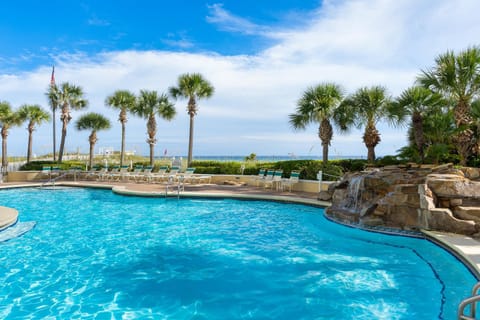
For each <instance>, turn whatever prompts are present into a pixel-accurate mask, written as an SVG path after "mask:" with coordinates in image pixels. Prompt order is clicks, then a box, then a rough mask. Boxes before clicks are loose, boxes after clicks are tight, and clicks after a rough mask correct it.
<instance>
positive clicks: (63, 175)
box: [41, 172, 68, 187]
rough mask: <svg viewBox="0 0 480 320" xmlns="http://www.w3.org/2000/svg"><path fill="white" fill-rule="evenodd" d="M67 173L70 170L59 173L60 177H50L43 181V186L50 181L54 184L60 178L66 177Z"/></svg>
mask: <svg viewBox="0 0 480 320" xmlns="http://www.w3.org/2000/svg"><path fill="white" fill-rule="evenodd" d="M67 174H68V172H65V173H64V174H62V175H59V176H58V177H55V178H51V177H50V179H48V181H45V182H44V183H42V185H41V187H44V186H46V185H47V184H48V183H53V185H55V181H57V180H58V179H60V178H63V177H65V176H66V175H67Z"/></svg>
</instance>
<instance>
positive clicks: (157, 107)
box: [133, 90, 177, 166]
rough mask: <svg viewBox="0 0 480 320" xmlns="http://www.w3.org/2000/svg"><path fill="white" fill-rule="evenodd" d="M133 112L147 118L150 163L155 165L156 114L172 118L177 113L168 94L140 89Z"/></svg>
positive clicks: (163, 117) (164, 117) (168, 118)
mask: <svg viewBox="0 0 480 320" xmlns="http://www.w3.org/2000/svg"><path fill="white" fill-rule="evenodd" d="M133 113H134V114H136V115H138V116H140V117H142V118H144V119H147V134H148V139H147V143H148V144H149V146H150V165H152V166H153V162H154V152H155V150H154V149H155V143H156V142H157V138H156V137H155V136H156V134H157V120H156V119H155V115H159V116H160V117H161V118H162V119H165V120H168V121H170V120H172V119H173V118H174V117H175V115H176V113H177V112H176V110H175V107H174V106H173V104H172V103H171V102H170V101H169V100H168V97H167V95H165V94H162V95H158V93H157V91H148V90H140V95H139V96H138V98H137V103H136V105H135V108H134V110H133Z"/></svg>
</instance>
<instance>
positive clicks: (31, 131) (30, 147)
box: [27, 124, 33, 163]
mask: <svg viewBox="0 0 480 320" xmlns="http://www.w3.org/2000/svg"><path fill="white" fill-rule="evenodd" d="M32 134H33V125H31V124H30V125H29V126H28V148H27V163H29V162H30V159H31V157H32Z"/></svg>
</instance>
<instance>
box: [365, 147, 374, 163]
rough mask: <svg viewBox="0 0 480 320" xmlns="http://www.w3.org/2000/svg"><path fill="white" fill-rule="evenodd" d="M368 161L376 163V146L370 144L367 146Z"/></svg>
mask: <svg viewBox="0 0 480 320" xmlns="http://www.w3.org/2000/svg"><path fill="white" fill-rule="evenodd" d="M367 150H368V151H367V161H368V162H369V163H374V162H375V147H373V146H369V147H367Z"/></svg>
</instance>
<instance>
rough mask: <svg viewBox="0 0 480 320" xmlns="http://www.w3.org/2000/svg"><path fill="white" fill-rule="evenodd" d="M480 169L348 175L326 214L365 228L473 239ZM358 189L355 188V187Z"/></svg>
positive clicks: (479, 214)
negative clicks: (432, 232) (424, 231)
mask: <svg viewBox="0 0 480 320" xmlns="http://www.w3.org/2000/svg"><path fill="white" fill-rule="evenodd" d="M479 178H480V170H479V169H478V168H463V169H455V168H454V167H453V166H452V165H451V164H447V165H441V166H417V165H410V166H390V167H386V168H382V169H380V170H379V169H374V170H370V171H365V172H360V173H353V174H348V175H346V176H345V177H344V178H343V179H342V181H340V182H339V183H337V184H336V185H335V186H334V187H333V188H332V189H331V192H332V193H333V194H332V206H331V207H329V208H327V211H326V212H327V214H328V215H330V216H332V217H334V218H336V219H339V220H343V221H348V222H353V223H358V224H361V225H366V226H386V227H392V228H399V229H404V230H416V229H429V230H439V231H447V232H454V233H460V234H467V235H473V234H477V233H478V232H479V230H480V182H478V181H476V180H478V179H479ZM352 186H353V187H352Z"/></svg>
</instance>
